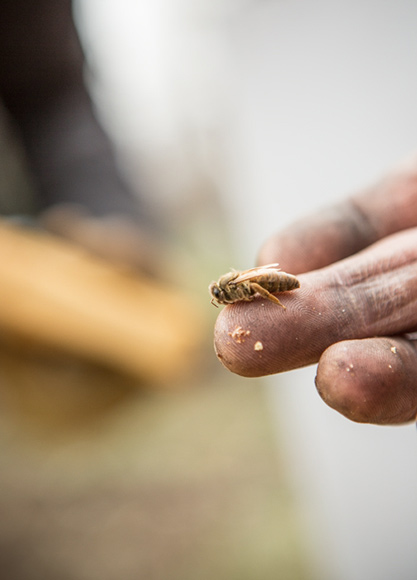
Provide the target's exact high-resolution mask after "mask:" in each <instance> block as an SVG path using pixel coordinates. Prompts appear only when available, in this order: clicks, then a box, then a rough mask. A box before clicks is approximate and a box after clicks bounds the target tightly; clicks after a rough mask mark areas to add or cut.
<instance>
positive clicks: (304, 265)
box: [215, 155, 417, 425]
mask: <svg viewBox="0 0 417 580" xmlns="http://www.w3.org/2000/svg"><path fill="white" fill-rule="evenodd" d="M272 262H279V264H280V267H281V268H282V270H283V271H285V272H289V273H291V274H295V275H297V277H298V278H299V280H300V283H301V287H300V288H299V289H297V290H294V291H292V292H286V293H283V294H280V300H281V302H282V303H283V304H285V306H286V310H284V309H283V308H280V307H279V306H277V305H276V304H274V303H272V302H270V301H268V300H265V299H262V298H260V297H259V298H256V299H255V300H254V301H253V302H245V303H243V302H240V303H236V304H232V305H229V306H226V307H225V308H224V309H223V310H222V311H221V312H220V314H219V317H218V319H217V323H216V327H215V349H216V353H217V356H218V357H219V359H220V360H221V361H222V363H223V364H224V365H225V366H226V367H227V368H228V369H229V370H231V371H233V372H235V373H237V374H239V375H243V376H246V377H258V376H263V375H270V374H274V373H280V372H283V371H289V370H292V369H296V368H299V367H303V366H306V365H310V364H314V363H318V368H317V376H316V386H317V389H318V392H319V393H320V395H321V397H322V398H323V400H324V401H325V402H326V403H327V404H328V405H329V406H330V407H332V408H334V409H336V410H337V411H339V412H340V413H342V414H343V415H345V416H346V417H348V418H349V419H351V420H353V421H357V422H363V423H374V424H381V425H382V424H401V423H407V422H409V421H414V420H415V419H416V415H417V341H416V340H413V336H412V333H414V332H416V331H417V155H416V156H414V157H413V158H410V159H408V160H406V161H405V162H404V163H402V164H401V165H399V166H397V167H396V168H395V169H394V170H393V171H392V172H391V173H390V174H389V175H387V176H386V177H385V178H383V179H382V180H381V181H380V182H378V183H377V184H376V185H374V186H373V187H370V188H368V189H366V190H364V191H362V192H361V193H359V194H357V195H354V196H352V197H351V198H349V199H348V200H346V201H344V202H343V203H341V204H340V205H337V206H334V207H331V208H329V209H328V210H327V211H322V212H320V213H319V214H317V215H313V216H311V217H308V218H305V219H303V220H301V221H299V222H297V223H295V224H293V225H292V226H291V227H288V228H286V229H285V230H283V231H281V232H279V233H278V234H276V235H275V236H273V237H272V238H270V239H269V240H268V241H267V242H266V243H265V244H264V246H263V247H262V249H261V251H260V253H259V258H258V263H259V264H268V263H272ZM236 329H238V330H237V331H236ZM247 331H249V332H247ZM243 333H244V334H243ZM256 343H257V346H256V348H255V344H256ZM259 343H260V344H259ZM260 346H261V348H259V347H260Z"/></svg>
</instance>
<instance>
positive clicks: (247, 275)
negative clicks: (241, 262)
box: [233, 264, 280, 284]
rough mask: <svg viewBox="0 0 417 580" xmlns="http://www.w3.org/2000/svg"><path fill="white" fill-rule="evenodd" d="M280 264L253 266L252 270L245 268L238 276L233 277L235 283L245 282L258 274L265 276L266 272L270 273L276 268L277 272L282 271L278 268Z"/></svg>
mask: <svg viewBox="0 0 417 580" xmlns="http://www.w3.org/2000/svg"><path fill="white" fill-rule="evenodd" d="M277 266H278V264H268V265H267V266H260V267H259V268H251V269H250V270H244V271H243V272H240V274H239V276H238V277H237V278H234V279H233V284H239V282H245V281H247V280H252V279H253V278H257V277H258V276H264V275H265V274H269V273H270V271H271V270H276V271H277V272H279V271H280V268H277Z"/></svg>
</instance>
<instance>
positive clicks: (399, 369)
mask: <svg viewBox="0 0 417 580" xmlns="http://www.w3.org/2000/svg"><path fill="white" fill-rule="evenodd" d="M416 377H417V349H416V343H415V341H413V340H408V339H407V338H404V337H393V338H385V337H384V338H368V339H364V340H350V341H343V342H339V343H337V344H334V345H332V346H330V347H329V348H328V349H327V350H325V352H324V353H323V355H322V356H321V358H320V362H319V365H318V370H317V377H316V386H317V390H318V391H319V393H320V395H321V397H322V398H323V400H324V401H325V402H326V403H327V404H328V405H329V406H330V407H332V408H333V409H336V411H339V413H342V414H343V415H345V416H346V417H347V418H348V419H351V420H353V421H357V422H360V423H374V424H380V425H387V424H400V423H406V422H408V421H415V420H416V416H417V381H416Z"/></svg>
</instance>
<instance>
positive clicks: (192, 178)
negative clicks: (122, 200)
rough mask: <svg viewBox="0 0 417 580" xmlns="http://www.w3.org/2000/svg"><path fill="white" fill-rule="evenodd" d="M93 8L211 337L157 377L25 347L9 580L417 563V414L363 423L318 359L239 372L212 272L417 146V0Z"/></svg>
mask: <svg viewBox="0 0 417 580" xmlns="http://www.w3.org/2000/svg"><path fill="white" fill-rule="evenodd" d="M75 10H76V19H77V23H78V26H79V30H80V32H81V35H82V38H83V43H84V47H85V50H86V53H87V55H88V58H89V62H90V67H91V69H90V73H89V74H88V78H87V80H88V83H89V86H90V87H91V91H92V94H93V95H94V97H95V102H96V105H97V110H98V112H99V114H100V116H101V118H102V119H103V123H104V124H105V126H106V128H107V130H108V131H109V133H110V134H111V135H112V138H113V140H114V142H115V144H116V146H117V150H118V153H119V161H120V164H121V166H122V167H123V170H124V171H125V174H126V175H127V176H128V178H129V180H130V182H131V183H132V185H133V186H134V187H137V188H138V190H139V189H140V190H141V192H142V193H143V192H145V194H146V195H148V196H149V198H151V200H152V203H153V204H154V206H155V207H156V208H157V213H158V215H159V216H160V219H161V221H162V222H163V223H164V224H165V227H166V229H167V230H168V231H169V238H170V240H171V252H172V256H171V255H170V260H169V263H168V264H167V266H166V267H167V271H169V276H171V277H172V276H174V277H175V275H178V277H179V278H180V279H181V280H180V281H181V282H182V281H183V282H184V283H183V285H182V291H181V292H180V294H182V296H183V297H184V298H185V302H186V303H187V301H188V297H189V304H190V309H191V308H193V309H194V308H195V312H196V313H198V316H197V315H196V317H195V318H194V321H197V322H198V332H197V333H196V335H195V336H196V338H195V340H196V342H199V343H200V342H201V346H200V348H199V349H198V355H197V354H195V355H194V354H193V357H194V356H195V358H197V357H198V362H197V363H194V365H190V366H194V367H195V366H196V367H197V368H196V369H194V371H193V372H192V373H190V375H189V376H188V375H187V377H184V378H183V379H175V380H173V381H172V383H173V384H172V385H169V387H172V388H166V386H165V387H164V389H159V390H156V388H149V385H143V384H140V385H138V384H137V383H138V381H137V380H136V379H135V378H132V376H131V375H129V376H124V375H123V374H122V373H119V372H118V371H117V370H115V369H114V368H112V370H109V369H108V368H103V366H101V365H98V364H96V363H91V362H87V361H85V360H82V359H81V360H80V359H79V358H77V357H76V356H74V355H73V354H72V355H71V354H68V352H65V353H63V352H61V351H59V352H51V350H50V349H47V348H43V347H39V345H33V344H31V343H30V344H29V345H28V344H27V343H25V345H24V346H25V349H24V354H22V345H21V344H20V343H19V341H18V340H16V341H15V342H13V341H10V340H8V341H7V343H5V345H4V348H3V350H2V354H1V355H0V356H1V364H0V373H1V381H2V385H3V387H4V388H3V389H2V391H1V397H2V405H1V407H2V411H1V414H2V417H1V427H0V433H1V452H0V470H1V472H0V479H1V489H2V493H1V497H0V509H1V512H2V518H1V524H0V544H1V550H0V558H1V561H0V563H1V568H2V570H5V571H6V577H7V578H10V579H14V580H21V579H25V580H26V579H28V578H29V579H32V578H42V579H48V578H51V579H56V578H60V579H61V578H63V579H66V578H68V579H69V580H79V579H80V580H81V579H82V580H84V579H85V580H93V579H95V578H100V579H109V580H113V579H114V578H119V577H122V578H126V579H127V578H132V579H133V578H135V579H136V578H141V579H142V578H143V579H146V580H147V579H152V580H162V579H163V580H167V579H169V580H176V579H177V578H178V579H180V578H181V579H182V580H185V579H188V578H190V579H191V578H193V579H194V578H199V579H200V578H201V579H207V580H212V579H214V578H216V579H223V578H224V579H228V580H229V579H232V578H236V579H239V580H243V579H247V580H254V579H258V578H262V579H265V580H266V579H269V578H270V579H276V578H283V579H285V580H287V579H288V580H292V579H306V580H314V579H316V578H320V579H321V580H326V579H329V580H330V579H332V580H333V579H334V578H338V579H340V580H365V579H366V580H385V579H386V580H388V579H389V580H391V578H393V577H394V576H395V577H398V578H401V579H402V580H414V578H415V576H416V573H417V540H416V538H417V533H416V532H417V524H416V518H415V513H416V508H417V499H416V493H415V490H416V489H417V467H416V465H417V462H416V456H417V436H416V433H415V428H414V427H412V426H407V427H399V428H387V427H385V428H380V427H374V426H364V425H356V424H353V423H350V422H348V421H347V420H346V419H344V418H342V417H340V416H339V415H337V414H336V413H335V412H334V411H332V410H330V409H328V408H327V407H326V406H325V405H324V404H323V403H322V402H321V400H320V399H319V397H318V395H317V394H316V392H315V388H314V382H313V379H314V369H313V368H309V369H303V370H300V371H296V372H292V373H287V374H285V375H283V376H279V377H278V376H277V377H272V378H269V379H268V380H266V381H262V380H247V379H242V378H239V377H234V376H233V375H231V374H229V373H228V372H226V371H225V370H224V369H223V368H222V367H221V366H220V365H219V364H218V363H217V361H216V360H215V357H214V354H213V353H212V347H211V328H212V325H213V322H214V319H215V315H216V312H215V309H214V308H212V307H211V306H210V305H209V300H208V294H207V285H208V283H209V282H210V281H211V279H213V278H217V277H218V276H219V275H220V274H221V273H223V272H224V271H226V270H227V269H228V268H229V267H230V266H234V267H236V268H242V269H244V268H247V267H250V266H252V265H253V263H254V261H255V257H256V253H257V250H258V248H259V246H260V244H261V243H262V241H263V240H264V239H265V238H266V237H267V236H268V235H269V234H271V233H273V232H274V231H275V230H277V229H278V228H280V227H282V226H285V225H287V224H288V223H290V222H291V221H292V220H294V219H295V218H297V217H300V216H301V215H304V214H305V213H307V212H308V211H309V210H315V209H318V208H320V207H321V206H324V205H325V204H327V203H329V202H334V201H336V200H337V199H341V198H342V197H343V196H344V195H346V194H348V193H350V192H352V191H353V190H356V189H358V188H360V187H363V186H366V185H367V184H368V183H369V182H371V181H372V180H373V179H375V178H378V177H379V175H380V174H381V173H382V172H384V171H385V170H386V169H387V168H388V167H389V166H390V165H392V164H393V163H394V162H396V161H397V160H399V159H401V157H403V156H405V155H407V154H409V153H410V152H411V151H412V150H413V149H414V148H415V135H416V133H417V131H416V129H417V116H416V115H415V113H414V108H415V102H416V97H417V79H416V74H415V71H416V70H417V37H416V35H415V26H416V24H417V6H416V5H415V4H414V2H412V1H411V0H397V1H394V0H388V1H386V2H378V1H377V0H365V1H360V0H351V1H347V0H340V1H330V0H318V1H316V2H314V3H312V2H307V1H306V0H222V1H218V0H210V1H209V0H197V1H192V0H155V1H153V2H152V3H151V2H145V1H144V0H117V1H116V0H78V1H77V3H76V5H75ZM3 153H4V155H6V153H7V154H8V150H7V151H3ZM4 167H5V168H7V169H8V171H9V180H11V181H14V183H15V184H16V182H17V183H18V186H17V187H21V185H20V181H19V171H18V170H16V171H14V170H13V168H14V166H13V165H11V163H10V161H8V162H7V163H5V164H4ZM12 170H13V171H12ZM12 178H13V179H12ZM15 187H16V185H15ZM16 244H17V242H16ZM16 244H14V246H13V247H15V246H16ZM35 245H36V244H35ZM71 255H72V254H71ZM60 256H61V255H59V256H56V257H55V259H57V260H58V261H59V260H61V258H60ZM29 259H31V258H29ZM71 259H72V258H71ZM74 259H75V258H74ZM77 259H78V258H77ZM73 261H74V260H73ZM73 261H72V262H71V263H73ZM75 261H76V260H75ZM94 267H95V266H94ZM98 275H99V276H102V275H103V276H104V275H105V276H106V278H105V279H106V280H107V276H110V277H111V274H108V273H107V270H106V272H104V273H103V271H102V270H100V271H99V272H98ZM129 284H130V282H129ZM129 288H130V286H129ZM180 288H181V284H180ZM193 312H194V310H193ZM197 322H196V324H195V326H196V325H197ZM184 324H185V323H184ZM187 324H188V322H187ZM191 328H192V325H191ZM187 329H188V327H187ZM184 332H188V330H187V331H184ZM190 332H191V330H190ZM167 334H168V330H167V331H166V332H165V334H164V333H163V335H162V338H163V339H164V340H165V339H166V338H167ZM149 340H150V341H151V338H150V339H149ZM152 340H153V339H152ZM115 342H117V336H115ZM145 346H146V344H144V345H143V348H145ZM151 355H152V351H150V354H149V357H151ZM109 356H113V351H111V352H110V351H109ZM114 356H115V360H116V362H119V363H120V360H121V359H120V357H122V354H120V355H118V357H116V355H114ZM22 357H23V358H22ZM129 360H130V359H129ZM123 361H125V359H123ZM191 362H194V361H191V360H190V363H191ZM116 366H117V365H116ZM161 366H163V364H162V363H161ZM113 367H114V365H113ZM129 370H132V369H129ZM168 382H169V381H168ZM174 383H175V384H174ZM178 383H179V384H178ZM174 387H175V388H174Z"/></svg>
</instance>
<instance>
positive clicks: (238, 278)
mask: <svg viewBox="0 0 417 580" xmlns="http://www.w3.org/2000/svg"><path fill="white" fill-rule="evenodd" d="M278 265H279V264H268V265H267V266H260V267H259V268H251V269H250V270H244V271H243V272H236V271H235V270H232V271H231V272H228V273H227V274H224V276H221V277H220V278H219V280H218V281H217V282H212V283H211V284H210V286H209V292H210V294H211V296H212V300H211V303H212V304H214V306H217V305H216V304H215V302H214V300H216V302H218V303H219V304H233V303H234V302H238V301H239V300H244V301H250V300H253V298H254V297H255V294H260V295H261V296H263V298H267V299H268V300H271V301H272V302H275V303H276V304H279V305H280V306H282V308H285V306H284V305H283V304H282V303H281V302H280V301H279V300H278V298H277V297H276V296H274V295H273V294H272V292H287V290H295V288H299V287H300V282H299V281H298V280H297V278H296V277H295V276H293V275H292V274H287V273H286V272H282V271H281V269H280V268H278Z"/></svg>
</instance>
